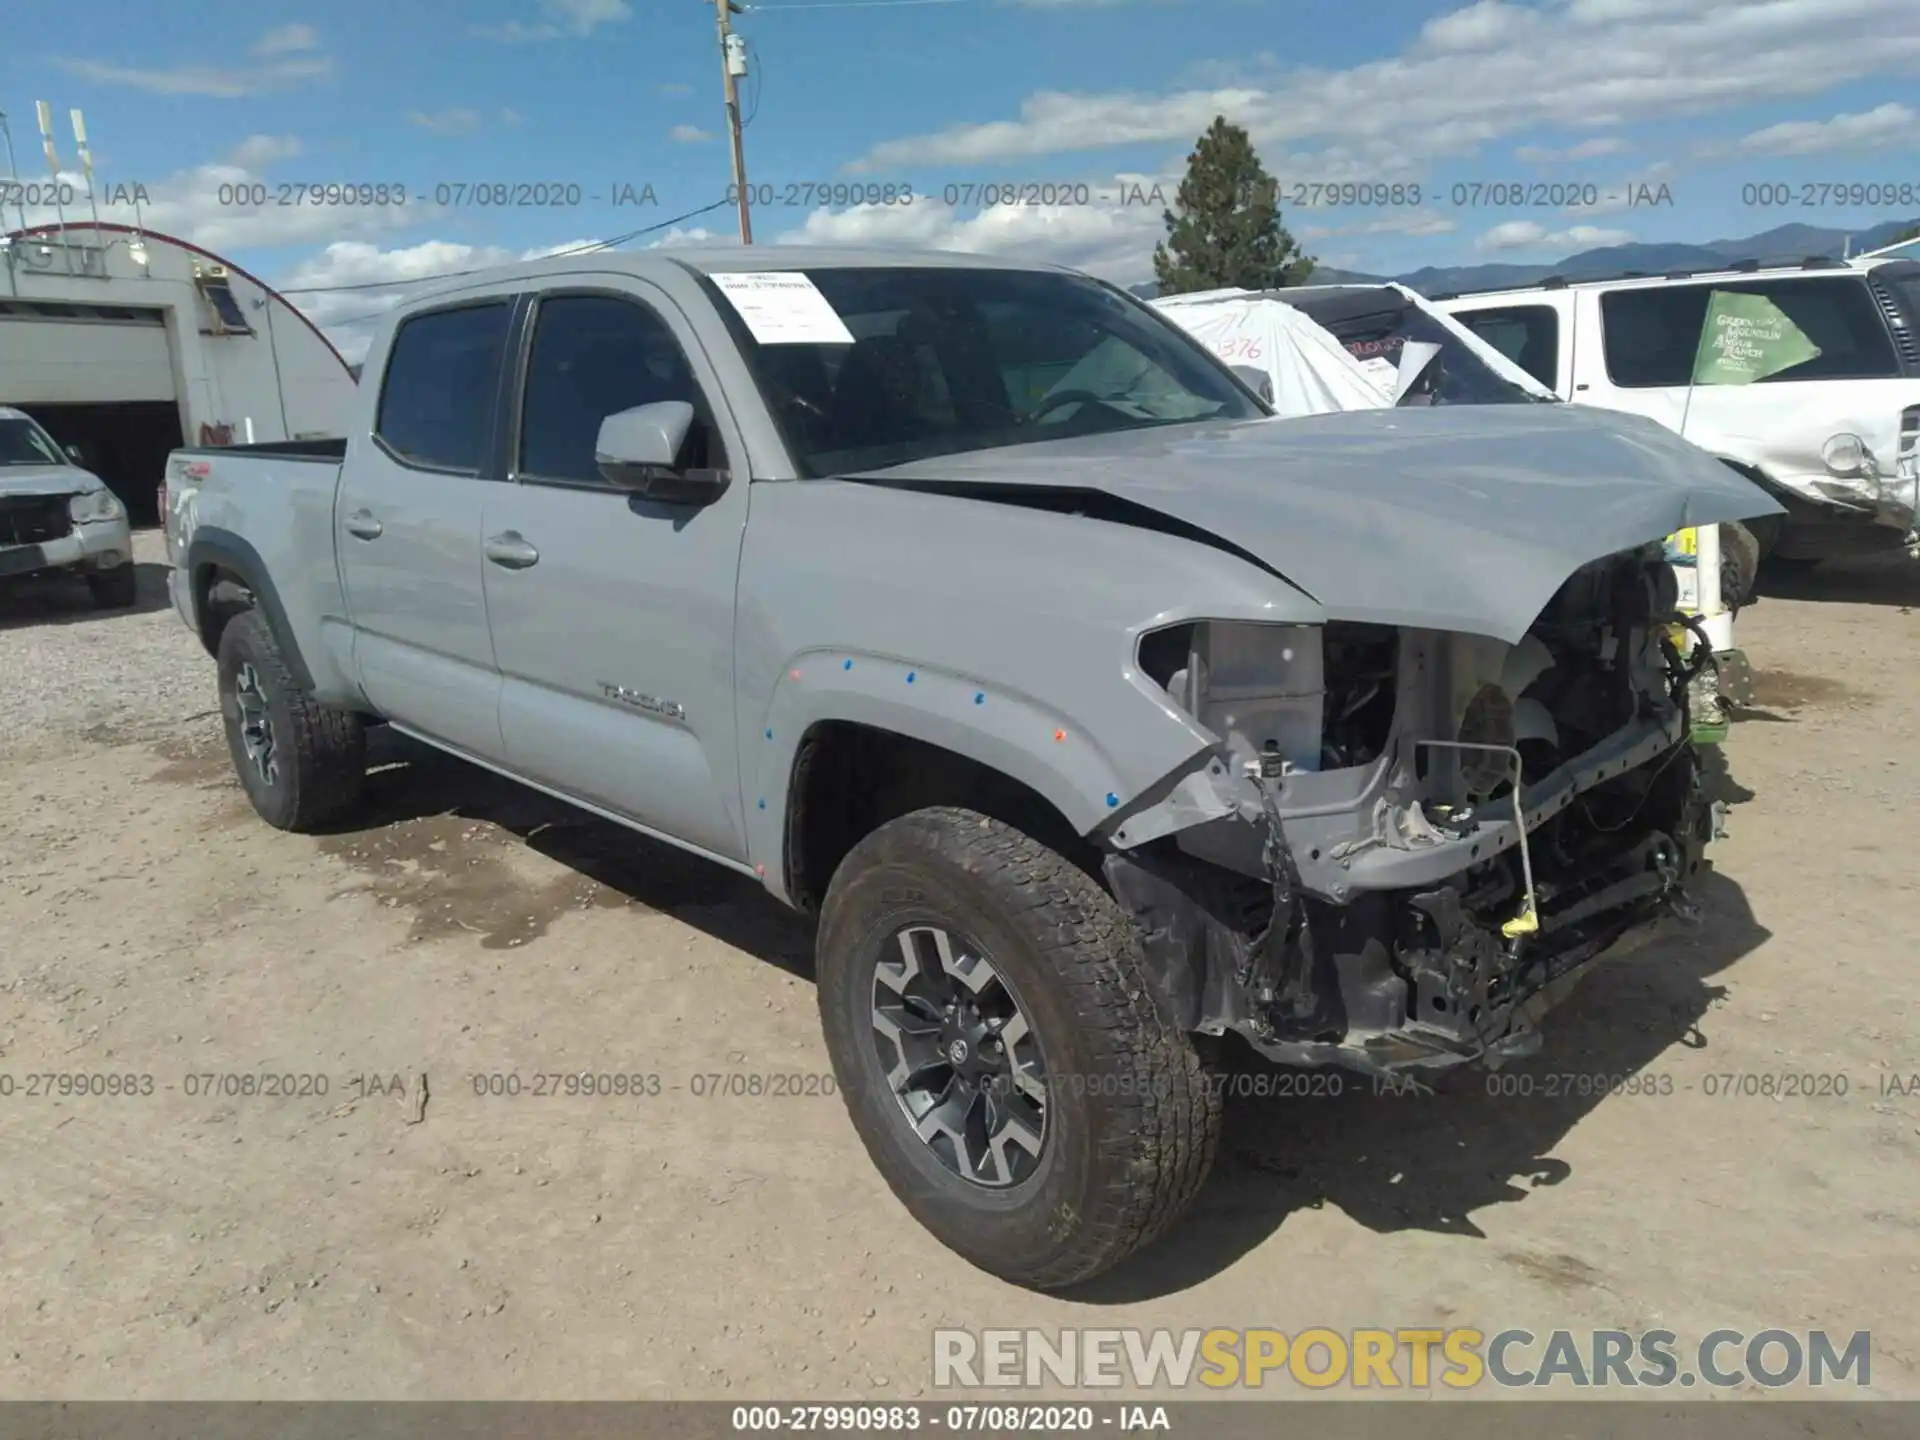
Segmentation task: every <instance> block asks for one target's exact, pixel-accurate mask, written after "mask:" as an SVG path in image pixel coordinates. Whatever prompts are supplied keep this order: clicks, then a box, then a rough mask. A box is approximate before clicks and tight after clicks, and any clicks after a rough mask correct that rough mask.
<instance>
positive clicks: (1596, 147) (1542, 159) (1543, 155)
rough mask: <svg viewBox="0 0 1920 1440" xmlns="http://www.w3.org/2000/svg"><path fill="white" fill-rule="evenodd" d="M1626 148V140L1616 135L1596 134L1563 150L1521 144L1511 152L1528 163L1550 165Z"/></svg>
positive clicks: (1610, 153) (1613, 153)
mask: <svg viewBox="0 0 1920 1440" xmlns="http://www.w3.org/2000/svg"><path fill="white" fill-rule="evenodd" d="M1627 148H1628V146H1627V142H1626V141H1625V140H1623V139H1621V138H1620V137H1619V136H1618V135H1596V136H1594V137H1593V138H1592V139H1591V140H1582V141H1581V142H1580V143H1579V144H1578V145H1569V146H1567V147H1566V148H1565V149H1563V150H1555V149H1553V148H1552V147H1551V146H1547V145H1522V146H1521V147H1520V148H1519V149H1517V150H1515V151H1514V152H1513V153H1514V156H1515V157H1516V158H1517V159H1521V160H1525V161H1527V162H1528V163H1529V164H1533V165H1551V164H1555V163H1557V162H1559V161H1563V160H1598V159H1599V158H1600V157H1601V156H1602V155H1618V154H1619V153H1620V152H1621V151H1622V150H1625V149H1627Z"/></svg>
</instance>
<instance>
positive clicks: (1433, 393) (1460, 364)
mask: <svg viewBox="0 0 1920 1440" xmlns="http://www.w3.org/2000/svg"><path fill="white" fill-rule="evenodd" d="M1280 294H1281V296H1282V298H1284V299H1285V300H1286V302H1287V303H1288V304H1289V305H1292V306H1294V307H1295V308H1297V309H1299V310H1303V311H1305V312H1306V314H1307V315H1308V316H1309V317H1311V318H1312V319H1314V320H1316V321H1318V322H1319V323H1320V324H1321V325H1322V326H1323V327H1325V328H1326V329H1327V330H1328V331H1330V332H1331V333H1332V335H1333V337H1334V338H1335V339H1336V340H1338V341H1339V342H1340V343H1341V344H1342V345H1344V346H1346V347H1347V353H1348V354H1349V355H1351V356H1353V358H1354V359H1356V360H1358V361H1359V362H1360V363H1361V364H1362V365H1367V364H1368V362H1369V361H1375V360H1378V361H1385V362H1386V363H1387V364H1388V365H1391V366H1393V367H1394V368H1395V369H1396V370H1397V369H1398V368H1399V365H1400V355H1401V352H1402V351H1403V350H1404V349H1405V348H1406V345H1407V342H1408V341H1409V340H1412V341H1417V342H1419V343H1422V344H1428V345H1437V346H1439V347H1440V351H1439V354H1438V356H1436V357H1435V359H1434V361H1433V362H1432V363H1430V364H1429V365H1428V366H1427V368H1426V370H1425V371H1424V372H1423V373H1422V375H1421V377H1420V380H1419V382H1418V383H1417V384H1416V385H1415V386H1414V387H1413V389H1412V390H1411V391H1409V392H1408V393H1407V394H1406V395H1405V396H1403V397H1402V398H1401V401H1400V403H1401V404H1402V405H1531V404H1536V403H1539V404H1546V403H1548V402H1547V400H1546V398H1545V397H1544V396H1539V395H1535V394H1533V393H1532V392H1531V391H1528V390H1523V389H1521V388H1520V386H1519V385H1517V384H1515V383H1514V382H1513V381H1511V380H1509V379H1507V378H1506V377H1505V376H1503V375H1501V374H1500V373H1499V372H1498V371H1496V370H1495V369H1494V368H1493V367H1492V366H1491V365H1489V364H1488V363H1487V362H1486V360H1485V359H1483V358H1482V357H1481V356H1480V354H1479V353H1478V352H1476V351H1475V350H1474V349H1473V347H1472V346H1470V345H1468V344H1467V342H1466V338H1465V337H1464V336H1463V335H1461V334H1460V332H1459V330H1456V329H1454V328H1452V327H1451V326H1449V325H1448V324H1446V323H1443V322H1442V321H1440V320H1439V319H1436V318H1435V317H1434V316H1432V315H1430V314H1428V313H1427V312H1426V311H1425V310H1422V309H1421V308H1420V307H1419V306H1418V305H1415V304H1413V303H1412V302H1411V301H1409V300H1408V299H1407V298H1406V297H1405V296H1403V295H1400V294H1399V293H1397V292H1395V291H1392V290H1379V291H1369V292H1362V293H1355V292H1352V291H1340V290H1334V291H1328V292H1324V293H1322V294H1319V295H1300V294H1293V293H1289V292H1286V291H1281V292H1280ZM1452 319H1453V321H1454V323H1455V324H1458V323H1459V320H1460V317H1459V316H1454V317H1452ZM1369 368H1371V367H1369Z"/></svg>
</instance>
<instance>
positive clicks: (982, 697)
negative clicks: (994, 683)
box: [973, 690, 987, 705]
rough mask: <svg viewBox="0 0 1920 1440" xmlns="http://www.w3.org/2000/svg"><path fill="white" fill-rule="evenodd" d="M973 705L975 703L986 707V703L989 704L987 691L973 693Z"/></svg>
mask: <svg viewBox="0 0 1920 1440" xmlns="http://www.w3.org/2000/svg"><path fill="white" fill-rule="evenodd" d="M973 703H974V704H976V705H984V704H986V703H987V692H986V691H984V690H976V691H974V692H973Z"/></svg>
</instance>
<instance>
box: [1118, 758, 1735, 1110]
mask: <svg viewBox="0 0 1920 1440" xmlns="http://www.w3.org/2000/svg"><path fill="white" fill-rule="evenodd" d="M1660 763H1661V764H1662V765H1663V767H1665V768H1664V769H1663V770H1662V772H1660V774H1661V776H1662V777H1664V778H1663V780H1662V785H1663V790H1664V792H1665V794H1666V795H1667V796H1669V797H1671V799H1670V800H1669V801H1668V802H1667V803H1665V804H1663V807H1662V808H1663V810H1664V812H1665V813H1664V814H1663V815H1662V817H1661V819H1662V823H1661V824H1659V825H1657V826H1656V825H1652V824H1648V825H1643V826H1641V827H1640V828H1638V829H1636V830H1634V831H1633V832H1632V833H1631V834H1630V835H1628V836H1624V837H1622V838H1621V840H1620V841H1619V843H1618V844H1617V845H1615V846H1614V847H1613V848H1611V849H1608V850H1605V851H1604V852H1601V851H1592V852H1589V853H1586V854H1585V855H1584V856H1583V859H1582V863H1581V864H1580V865H1579V866H1577V867H1575V868H1573V869H1571V870H1569V871H1565V872H1561V873H1556V874H1554V875H1552V876H1550V877H1548V878H1546V879H1544V880H1543V881H1542V883H1541V885H1540V887H1539V890H1540V893H1539V908H1538V912H1537V919H1538V928H1537V929H1536V930H1532V931H1530V932H1528V933H1525V934H1519V935H1514V934H1503V933H1502V928H1501V922H1502V919H1503V918H1504V917H1506V916H1507V915H1510V914H1511V913H1512V911H1513V898H1514V894H1513V890H1512V888H1511V886H1509V887H1508V888H1507V889H1505V890H1502V889H1501V888H1500V886H1499V884H1498V883H1495V882H1497V881H1498V878H1499V875H1500V870H1499V865H1500V864H1505V863H1508V862H1497V863H1496V864H1493V865H1489V864H1487V863H1486V862H1482V863H1481V864H1479V865H1477V866H1473V867H1468V868H1465V869H1463V870H1462V871H1461V872H1459V873H1457V874H1454V875H1451V876H1445V877H1439V878H1437V879H1435V880H1434V881H1433V882H1431V883H1423V884H1420V885H1415V886H1410V887H1406V888H1399V889H1379V890H1364V891H1359V892H1357V893H1355V894H1354V895H1353V896H1352V898H1351V899H1350V900H1349V901H1347V902H1346V903H1339V902H1335V901H1332V900H1329V899H1326V898H1325V897H1324V896H1314V895H1303V896H1302V897H1301V904H1300V908H1299V912H1298V923H1294V921H1293V919H1292V918H1291V917H1281V921H1280V923H1279V924H1278V925H1277V926H1276V924H1275V917H1276V915H1277V913H1278V911H1277V907H1276V906H1275V903H1274V896H1275V892H1274V891H1273V890H1272V889H1270V888H1269V887H1268V885H1267V883H1266V882H1264V881H1257V880H1252V879H1250V878H1249V877H1245V876H1240V875H1235V874H1232V873H1229V872H1226V871H1224V870H1222V869H1221V868H1220V867H1218V866H1213V865H1209V864H1207V863H1206V862H1204V861H1199V860H1196V859H1194V858H1192V857H1190V856H1187V855H1183V854H1180V853H1178V852H1177V851H1175V850H1172V849H1159V850H1153V851H1147V850H1137V851H1134V852H1130V853H1124V854H1121V853H1116V854H1112V855H1109V856H1108V857H1107V858H1106V861H1105V865H1106V872H1107V876H1108V879H1109V883H1110V884H1111V885H1112V887H1113V891H1114V894H1115V895H1116V896H1117V897H1118V899H1119V900H1120V902H1121V903H1122V904H1123V905H1124V906H1125V907H1126V908H1128V909H1129V910H1130V911H1131V912H1132V913H1133V914H1134V916H1135V919H1136V921H1137V923H1138V925H1139V927H1140V934H1141V939H1142V944H1143V947H1144V949H1145V952H1146V957H1147V961H1148V970H1149V974H1150V976H1151V977H1152V980H1153V984H1154V986H1155V989H1156V993H1157V995H1158V998H1159V999H1160V1001H1161V1002H1162V1004H1163V1007H1164V1008H1165V1009H1166V1011H1167V1013H1168V1015H1169V1018H1170V1019H1171V1020H1172V1021H1173V1022H1174V1023H1175V1024H1177V1025H1179V1026H1181V1027H1182V1028H1184V1029H1186V1030H1189V1031H1193V1032H1197V1033H1203V1034H1215V1035H1218V1034H1224V1033H1226V1032H1228V1031H1233V1032H1235V1033H1237V1034H1239V1035H1241V1036H1243V1037H1244V1038H1245V1039H1246V1040H1247V1041H1248V1042H1249V1043H1250V1044H1251V1045H1252V1046H1253V1047H1254V1048H1255V1049H1256V1050H1257V1051H1259V1052H1260V1053H1262V1054H1264V1055H1265V1056H1267V1057H1268V1058H1269V1059H1272V1060H1275V1061H1278V1062H1280V1063H1283V1064H1295V1065H1339V1066H1342V1067H1345V1068H1349V1069H1354V1070H1359V1071H1363V1072H1369V1073H1373V1074H1395V1073H1401V1072H1417V1071H1422V1070H1439V1069H1444V1068H1448V1067H1451V1066H1455V1065H1461V1064H1467V1063H1472V1062H1476V1061H1478V1062H1484V1063H1487V1064H1489V1065H1498V1064H1500V1063H1502V1062H1503V1061H1504V1060H1506V1059H1508V1058H1511V1057H1512V1056H1514V1055H1515V1054H1517V1053H1524V1052H1525V1051H1526V1050H1528V1049H1529V1048H1530V1047H1531V1046H1532V1045H1533V1044H1535V1043H1537V1037H1536V1036H1535V1031H1536V1027H1537V1025H1538V1022H1539V1020H1540V1018H1541V1016H1542V1015H1544V1014H1545V1013H1546V1011H1547V1010H1549V1009H1550V1008H1552V1007H1553V1006H1554V1005H1555V1004H1557V1003H1558V1002H1559V1001H1560V1000H1561V999H1562V998H1563V997H1564V996H1565V995H1566V993H1567V992H1568V991H1569V990H1570V989H1572V988H1573V986H1574V985H1575V984H1576V983H1577V981H1578V979H1579V977H1580V976H1581V975H1582V974H1584V973H1585V972H1586V970H1587V969H1588V968H1589V967H1590V966H1591V965H1592V964H1593V963H1594V962H1595V961H1597V960H1598V959H1600V958H1601V957H1602V956H1603V955H1606V954H1609V953H1619V951H1620V949H1621V947H1622V945H1623V943H1630V944H1631V943H1643V942H1644V941H1646V940H1648V939H1650V938H1652V937H1653V936H1654V935H1655V934H1657V933H1658V930H1659V927H1660V926H1661V924H1662V922H1663V921H1664V920H1666V919H1669V918H1672V917H1675V916H1686V915H1688V914H1689V913H1690V912H1691V906H1690V904H1689V902H1688V901H1687V898H1686V887H1687V885H1688V884H1689V883H1690V882H1691V881H1693V880H1695V879H1696V878H1697V877H1698V876H1699V874H1700V872H1701V871H1702V869H1703V868H1704V865H1705V855H1704V851H1705V846H1706V843H1707V841H1708V839H1709V838H1710V836H1711V832H1712V816H1711V811H1710V809H1709V807H1708V805H1707V802H1706V800H1705V797H1704V795H1703V793H1702V791H1701V788H1700V784H1699V780H1698V776H1697V773H1696V769H1695V761H1694V757H1693V753H1692V751H1691V749H1690V748H1688V747H1684V746H1682V747H1680V748H1678V749H1676V750H1674V751H1673V752H1671V753H1670V754H1669V755H1668V756H1667V757H1666V758H1665V759H1664V760H1663V761H1662V762H1660Z"/></svg>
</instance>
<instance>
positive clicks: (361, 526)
mask: <svg viewBox="0 0 1920 1440" xmlns="http://www.w3.org/2000/svg"><path fill="white" fill-rule="evenodd" d="M345 524H346V527H347V533H348V534H349V535H357V536H359V537H360V538H361V539H362V540H378V539H379V538H380V535H381V531H382V529H383V527H382V526H381V524H380V522H379V521H378V520H376V519H374V518H373V512H372V511H370V510H356V511H354V512H353V513H352V514H351V515H349V516H347V518H346V521H345Z"/></svg>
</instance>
